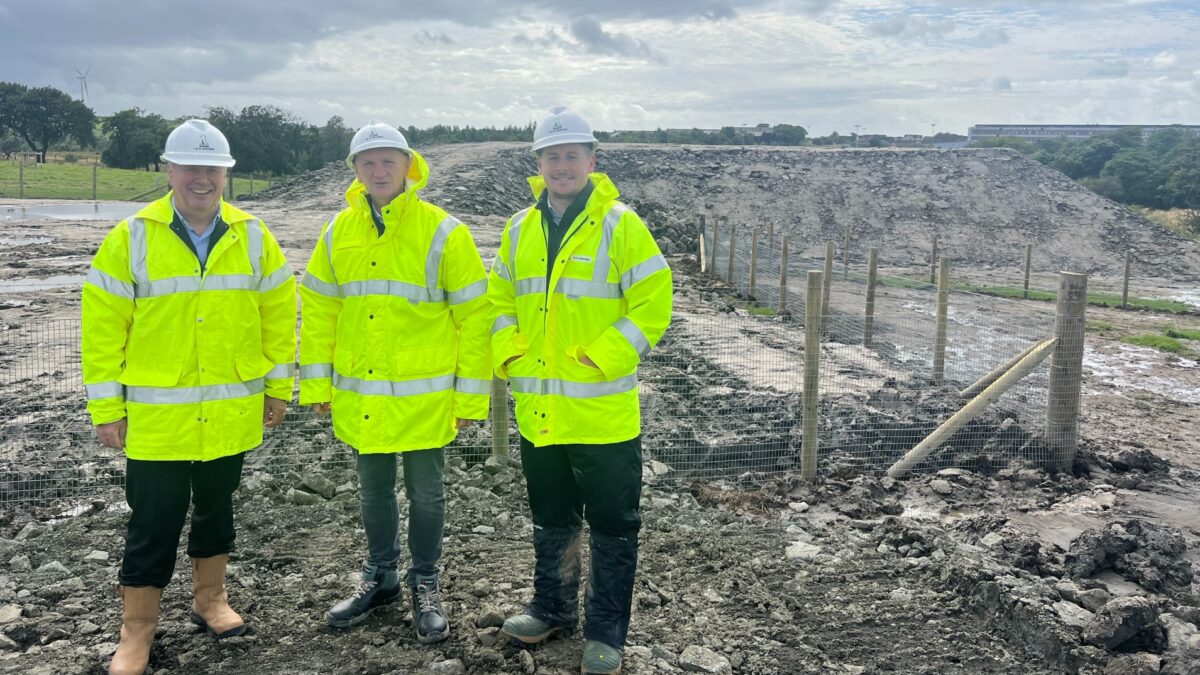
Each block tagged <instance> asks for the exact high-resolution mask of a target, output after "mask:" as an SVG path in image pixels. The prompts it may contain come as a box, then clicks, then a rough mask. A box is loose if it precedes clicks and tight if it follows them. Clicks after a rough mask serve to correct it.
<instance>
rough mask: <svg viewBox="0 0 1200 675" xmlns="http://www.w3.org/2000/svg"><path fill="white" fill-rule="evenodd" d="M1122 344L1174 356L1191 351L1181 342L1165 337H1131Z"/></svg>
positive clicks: (1146, 335)
mask: <svg viewBox="0 0 1200 675" xmlns="http://www.w3.org/2000/svg"><path fill="white" fill-rule="evenodd" d="M1121 342H1127V343H1129V344H1131V345H1138V346H1139V347H1150V348H1151V349H1157V350H1158V351H1160V352H1170V353H1172V354H1187V353H1188V352H1189V351H1190V350H1189V349H1188V348H1187V347H1184V346H1183V344H1182V343H1181V342H1179V340H1176V339H1175V338H1171V337H1167V336H1165V335H1153V334H1145V335H1130V336H1127V337H1123V338H1121Z"/></svg>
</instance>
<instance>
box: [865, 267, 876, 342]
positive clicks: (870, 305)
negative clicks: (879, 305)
mask: <svg viewBox="0 0 1200 675" xmlns="http://www.w3.org/2000/svg"><path fill="white" fill-rule="evenodd" d="M878 263H879V249H877V248H872V249H871V250H870V251H869V252H868V253H867V312H866V316H865V317H864V318H863V346H864V347H870V346H871V337H872V336H871V332H872V330H873V329H874V327H875V281H876V274H877V266H878Z"/></svg>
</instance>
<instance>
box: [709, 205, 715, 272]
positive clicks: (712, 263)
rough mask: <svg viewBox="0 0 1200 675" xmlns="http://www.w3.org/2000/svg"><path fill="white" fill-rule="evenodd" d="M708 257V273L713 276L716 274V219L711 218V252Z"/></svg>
mask: <svg viewBox="0 0 1200 675" xmlns="http://www.w3.org/2000/svg"><path fill="white" fill-rule="evenodd" d="M708 255H709V257H710V258H711V259H710V260H709V261H708V271H709V273H710V274H714V275H715V274H716V273H717V219H716V218H713V226H712V250H711V251H709V252H708Z"/></svg>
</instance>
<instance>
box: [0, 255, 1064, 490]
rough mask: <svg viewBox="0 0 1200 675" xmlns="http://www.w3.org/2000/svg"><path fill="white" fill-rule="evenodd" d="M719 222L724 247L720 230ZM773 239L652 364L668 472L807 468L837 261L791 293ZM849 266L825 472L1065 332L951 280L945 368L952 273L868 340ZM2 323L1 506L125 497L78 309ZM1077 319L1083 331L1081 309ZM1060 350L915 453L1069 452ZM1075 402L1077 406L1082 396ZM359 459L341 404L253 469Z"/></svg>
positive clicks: (283, 438) (652, 442) (891, 450)
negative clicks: (337, 433) (942, 305)
mask: <svg viewBox="0 0 1200 675" xmlns="http://www.w3.org/2000/svg"><path fill="white" fill-rule="evenodd" d="M705 234H706V238H707V241H706V245H707V248H706V250H707V251H710V252H711V251H712V250H713V249H712V248H711V246H712V244H711V236H709V235H710V233H708V232H706V233H705ZM748 241H749V238H747V242H748ZM759 243H760V246H761V249H760V251H759V255H758V256H757V260H756V262H757V265H758V267H757V272H756V274H755V277H756V278H755V282H756V283H755V288H754V291H753V293H752V292H751V287H750V283H751V280H750V271H751V264H750V261H751V257H752V256H751V255H750V253H749V246H748V245H747V246H746V247H745V248H744V249H743V248H740V247H739V248H737V249H735V255H734V257H733V269H734V276H733V279H732V280H730V279H728V278H725V277H726V275H727V274H728V269H729V255H728V251H729V249H728V242H727V241H726V242H725V244H724V245H723V244H722V242H721V241H718V242H717V243H716V256H717V258H718V259H719V260H722V261H723V264H720V265H718V266H717V268H716V272H717V275H718V276H720V277H722V278H724V281H725V287H724V288H721V287H720V284H717V285H716V286H715V287H714V288H712V289H702V290H701V291H700V295H701V296H703V295H705V294H715V297H716V298H719V299H721V300H722V301H721V302H705V301H703V300H697V299H696V294H695V293H693V292H690V291H689V292H687V293H682V294H680V296H679V297H677V302H676V306H677V312H676V315H675V318H674V320H673V322H672V325H671V328H670V329H669V330H668V331H667V333H666V335H665V336H664V338H663V340H662V341H661V343H660V344H659V345H658V346H657V347H656V348H655V349H654V350H653V351H652V352H651V353H650V355H649V356H648V357H647V359H646V361H645V362H644V363H643V364H642V367H641V370H640V378H641V399H642V428H643V448H644V451H645V456H646V458H647V459H648V460H650V461H649V463H648V465H647V472H648V474H652V476H653V479H655V480H665V481H671V480H677V481H684V480H695V479H714V478H721V477H732V478H739V477H741V478H752V479H753V478H758V477H768V476H772V475H780V474H785V473H795V472H797V471H799V470H800V469H801V468H802V459H801V456H802V447H803V436H804V345H805V330H806V325H805V321H804V317H805V314H806V310H807V300H806V297H805V290H806V288H805V273H806V272H807V271H809V270H821V269H822V268H823V266H824V261H823V260H820V259H812V258H805V257H802V256H799V255H790V256H789V257H788V259H787V260H786V261H782V262H784V263H785V265H786V268H787V269H788V283H787V290H786V298H785V300H784V302H783V303H782V304H781V303H780V283H779V281H780V277H779V272H780V269H781V246H780V242H779V240H778V238H776V240H775V241H767V240H766V237H763V238H762V239H760V242H759ZM833 269H834V272H833V274H832V276H831V278H830V283H829V299H828V303H827V304H826V303H824V302H822V304H821V306H822V307H823V308H824V311H823V316H822V319H821V328H822V337H821V353H820V366H819V367H820V374H819V379H818V385H819V392H820V393H819V399H818V404H817V434H816V438H817V441H818V457H819V461H818V473H819V474H821V475H827V476H828V475H833V476H844V475H851V474H856V473H864V472H865V473H880V472H884V471H887V470H888V468H889V467H892V466H893V465H894V464H895V463H896V462H897V461H898V460H900V458H902V457H903V456H904V455H905V454H906V453H908V452H910V451H911V450H913V448H914V447H916V446H917V445H918V444H919V443H920V442H921V441H922V439H925V438H926V437H928V436H929V435H930V434H931V433H932V432H933V431H934V430H935V429H936V428H937V427H938V426H939V425H941V424H942V423H944V422H946V420H948V419H950V418H951V416H952V415H954V414H955V413H956V412H957V411H958V410H959V409H960V408H961V407H962V406H963V404H964V403H965V402H966V400H967V399H965V398H963V397H962V396H960V392H961V391H962V390H963V389H965V388H966V387H968V386H969V385H971V384H972V383H973V382H975V381H976V380H978V379H979V378H981V377H982V376H984V375H985V374H987V373H989V372H991V371H993V370H994V369H996V368H997V367H999V366H1001V365H1002V364H1004V363H1005V362H1007V361H1009V360H1010V359H1012V357H1014V356H1016V355H1018V354H1020V353H1021V352H1022V351H1024V350H1025V349H1026V348H1028V347H1030V346H1031V345H1034V344H1035V343H1037V342H1038V341H1040V340H1042V339H1044V338H1048V337H1050V336H1051V335H1053V334H1054V332H1055V312H1054V308H1053V305H1051V304H1050V303H1045V305H1044V306H1042V305H1034V304H1031V303H1018V302H1014V301H1008V300H1003V299H999V298H995V297H988V296H981V295H976V294H971V293H962V292H952V293H950V297H949V302H948V312H947V322H946V340H945V345H946V347H945V358H944V371H943V373H942V375H941V376H940V378H939V377H938V376H937V374H936V373H935V371H934V362H935V344H934V343H935V338H936V333H937V330H936V320H935V316H936V307H937V296H938V294H937V291H936V288H935V287H933V286H931V285H929V284H927V283H923V282H918V281H914V280H911V279H900V278H894V277H880V278H879V279H878V281H877V285H876V287H875V289H874V290H875V293H874V311H873V313H872V315H871V322H870V324H871V340H870V342H869V343H866V341H865V333H866V327H867V323H868V322H867V314H866V296H867V290H868V284H867V277H866V272H865V270H864V265H863V264H862V263H861V261H860V262H858V263H857V264H855V265H853V266H852V267H851V269H848V270H847V269H844V268H843V267H842V265H841V264H840V261H838V263H837V264H835V265H834V267H833ZM711 271H712V270H710V272H711ZM951 275H953V272H951ZM710 299H711V298H710ZM0 328H3V330H0V388H2V391H4V392H5V393H6V394H7V396H5V397H4V400H5V403H4V406H3V412H4V415H3V422H0V505H11V504H35V505H38V506H43V507H54V508H59V507H61V508H62V509H64V510H66V509H68V508H71V507H73V506H77V505H78V504H80V503H85V502H86V501H87V500H88V499H92V498H97V497H101V496H103V497H105V498H106V499H111V498H113V497H114V496H115V495H116V494H117V491H118V490H119V489H120V488H121V486H122V485H123V480H124V467H125V462H124V457H123V454H122V453H121V452H120V451H116V450H111V449H108V448H104V447H102V446H100V445H99V444H98V443H97V442H96V440H95V435H94V432H93V431H92V429H91V427H90V424H89V421H88V417H87V414H86V409H85V396H84V391H83V385H82V375H81V367H80V353H79V344H80V325H79V322H78V321H31V322H26V323H22V324H14V325H7V326H0ZM1069 328H1070V330H1071V331H1074V332H1075V333H1076V334H1077V337H1078V339H1079V341H1080V343H1082V336H1083V326H1082V322H1081V321H1077V322H1076V324H1074V325H1071V326H1069ZM1049 364H1050V362H1049V361H1047V362H1046V363H1044V364H1042V365H1041V366H1040V367H1039V368H1037V369H1035V370H1034V371H1033V372H1032V374H1031V375H1029V376H1027V377H1025V378H1023V379H1022V380H1020V381H1019V382H1018V383H1017V384H1016V385H1015V386H1013V387H1012V388H1011V389H1009V390H1008V391H1007V392H1006V393H1005V394H1004V395H1003V396H1002V397H1000V398H999V399H998V400H997V401H996V402H994V403H992V404H991V405H990V406H988V407H987V408H986V409H984V410H983V411H982V412H981V413H980V414H979V415H978V416H977V417H975V418H974V419H973V420H972V421H971V422H969V423H968V424H966V425H964V426H963V427H962V428H960V429H959V430H958V431H957V432H955V433H954V434H953V435H951V436H950V437H949V438H948V439H947V440H946V441H945V442H944V443H942V444H941V445H940V446H938V447H937V448H935V449H934V450H932V451H931V452H930V453H929V454H928V455H927V456H925V457H924V458H923V459H921V460H920V461H918V462H917V463H916V464H915V465H914V467H913V469H914V470H916V471H921V472H928V471H934V470H939V469H944V468H949V467H962V468H967V469H971V470H976V471H982V472H985V473H990V472H994V471H998V470H1001V469H1005V468H1014V467H1015V468H1020V467H1025V466H1047V465H1052V464H1054V462H1055V460H1056V452H1055V449H1054V448H1055V446H1056V445H1057V444H1061V443H1064V442H1067V441H1069V440H1071V439H1068V438H1065V436H1066V435H1068V434H1069V433H1070V432H1071V428H1067V427H1062V426H1061V425H1060V426H1057V427H1056V426H1054V425H1053V424H1048V423H1047V420H1048V417H1049V418H1051V419H1052V418H1054V415H1055V414H1056V411H1048V410H1047V407H1048V395H1047V390H1048V388H1049V376H1048V373H1049V370H1050V368H1049ZM1067 405H1068V408H1069V407H1070V406H1071V405H1074V406H1075V407H1076V408H1077V406H1078V400H1077V399H1076V400H1075V401H1074V402H1068V404H1067ZM513 408H514V406H513V405H512V402H511V400H510V401H509V414H508V420H509V421H508V425H507V429H506V430H505V433H504V434H503V435H504V436H505V437H506V438H507V443H508V447H509V448H510V452H512V453H513V454H514V455H516V453H517V447H518V437H517V430H516V423H515V419H514V416H513ZM1057 412H1058V413H1069V412H1070V410H1069V409H1068V410H1062V411H1057ZM1048 434H1049V436H1048ZM1055 434H1057V435H1059V436H1063V437H1061V438H1060V437H1055ZM450 452H451V453H452V454H459V455H463V456H466V457H467V458H468V459H469V460H471V461H482V460H483V459H485V458H486V457H487V456H488V455H489V454H491V452H492V431H491V428H490V425H489V424H488V423H483V424H478V425H475V426H473V427H470V428H468V429H466V430H464V431H463V432H461V433H460V435H459V438H458V440H456V441H455V443H454V444H453V445H452V446H451V448H450ZM352 461H353V459H352V454H351V452H350V450H349V448H347V447H346V446H345V445H344V444H342V443H341V442H339V441H337V440H336V439H335V438H334V436H333V432H332V428H331V425H330V422H329V419H328V418H321V417H317V416H315V415H314V414H313V413H311V412H310V411H309V410H307V409H305V408H300V407H299V406H294V405H293V406H291V407H289V412H288V414H287V417H286V419H285V421H284V424H283V425H282V426H281V427H280V428H278V429H275V430H271V431H268V432H267V434H266V437H265V440H264V443H263V445H262V447H260V448H258V449H256V450H254V451H252V452H251V453H249V454H248V455H247V461H246V472H247V474H248V475H250V474H253V473H269V474H273V475H280V476H287V475H288V474H291V473H294V474H299V475H304V474H307V473H310V472H313V471H317V470H322V469H332V468H339V469H341V468H348V467H350V466H352Z"/></svg>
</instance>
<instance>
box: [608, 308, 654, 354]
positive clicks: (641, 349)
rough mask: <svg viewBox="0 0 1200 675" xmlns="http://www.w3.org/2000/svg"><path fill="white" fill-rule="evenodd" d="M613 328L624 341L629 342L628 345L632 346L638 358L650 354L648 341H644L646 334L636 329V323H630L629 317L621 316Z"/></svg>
mask: <svg viewBox="0 0 1200 675" xmlns="http://www.w3.org/2000/svg"><path fill="white" fill-rule="evenodd" d="M613 328H616V329H617V331H618V332H620V333H621V335H624V336H625V339H626V340H629V344H631V345H633V348H634V350H636V351H637V353H638V356H640V357H642V358H645V356H646V354H649V353H650V341H649V340H647V339H646V334H645V333H643V332H642V329H641V328H638V326H637V324H636V323H634V322H632V321H630V320H629V317H627V316H623V317H621V318H620V319H617V322H616V323H614V324H613Z"/></svg>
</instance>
